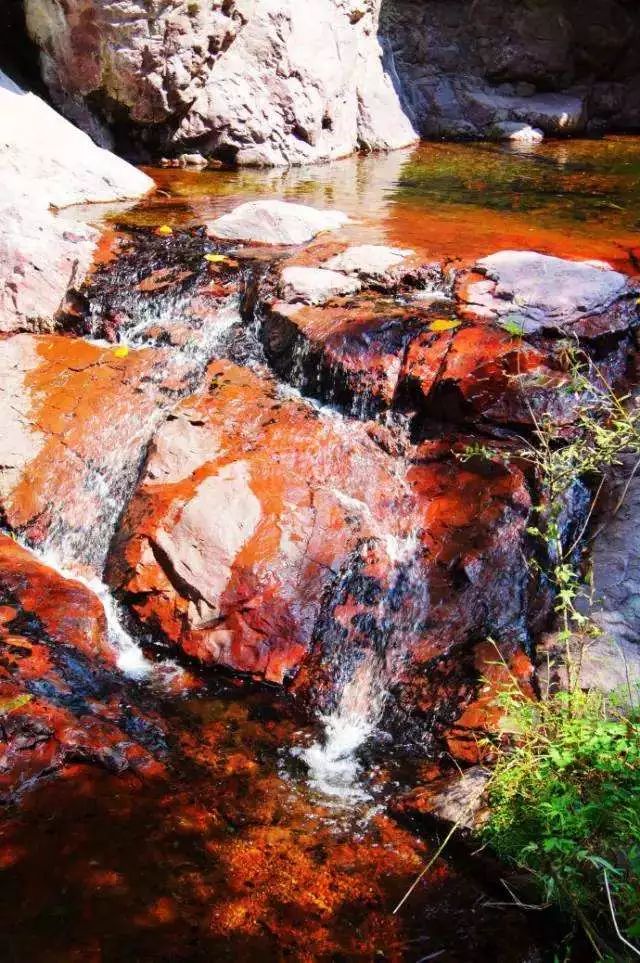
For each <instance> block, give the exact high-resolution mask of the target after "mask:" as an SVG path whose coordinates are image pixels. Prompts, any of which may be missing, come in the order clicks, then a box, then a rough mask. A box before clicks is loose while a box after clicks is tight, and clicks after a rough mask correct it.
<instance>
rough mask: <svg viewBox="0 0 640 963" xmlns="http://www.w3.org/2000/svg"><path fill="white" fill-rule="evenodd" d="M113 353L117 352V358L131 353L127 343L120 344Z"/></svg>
mask: <svg viewBox="0 0 640 963" xmlns="http://www.w3.org/2000/svg"><path fill="white" fill-rule="evenodd" d="M113 353H114V354H115V356H116V358H126V357H127V355H128V354H129V349H128V347H127V346H126V344H120V345H118V347H117V348H116V349H115V351H114V352H113Z"/></svg>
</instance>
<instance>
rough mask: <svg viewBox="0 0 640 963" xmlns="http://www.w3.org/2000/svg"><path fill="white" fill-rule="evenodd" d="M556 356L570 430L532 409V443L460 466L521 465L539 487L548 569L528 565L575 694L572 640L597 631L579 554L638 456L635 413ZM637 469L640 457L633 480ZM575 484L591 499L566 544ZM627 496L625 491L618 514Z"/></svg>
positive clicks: (565, 354)
mask: <svg viewBox="0 0 640 963" xmlns="http://www.w3.org/2000/svg"><path fill="white" fill-rule="evenodd" d="M559 355H560V357H561V358H562V360H563V363H564V365H565V367H566V369H567V379H566V381H565V383H564V385H563V386H562V387H561V388H560V389H559V390H560V391H563V392H566V393H568V394H570V395H571V396H572V399H573V401H574V410H573V423H572V424H571V425H570V426H568V425H566V424H560V423H558V422H557V421H555V420H554V418H553V417H552V416H551V415H549V414H544V415H542V416H538V415H536V414H535V412H534V411H533V409H532V408H531V407H529V413H530V416H531V421H532V425H533V431H532V433H531V436H530V437H523V438H522V439H521V444H520V445H518V446H516V447H515V448H514V449H513V450H511V451H510V452H508V453H506V452H504V451H500V450H499V449H497V448H493V449H492V448H488V447H483V446H481V445H473V446H469V447H468V448H466V449H465V450H464V452H463V453H462V454H461V456H460V457H461V459H462V460H468V459H470V458H473V457H485V458H488V459H491V460H499V461H501V462H502V463H503V464H508V463H509V462H510V461H513V460H518V461H520V462H521V463H525V464H528V465H529V467H530V470H531V471H532V474H533V476H534V477H535V479H536V485H537V493H538V497H537V501H536V504H535V505H534V506H533V508H532V513H533V515H534V516H535V518H534V522H533V524H531V525H530V526H529V528H528V532H529V534H530V535H531V536H532V537H533V538H534V539H536V541H537V542H538V545H539V548H541V549H542V551H541V552H539V553H538V555H542V557H543V558H545V559H546V561H545V562H544V563H541V562H539V561H536V560H535V559H532V560H531V562H530V564H531V565H532V567H535V566H537V567H539V568H543V569H544V575H545V577H546V578H547V579H548V581H549V583H550V584H551V585H552V587H553V588H554V591H555V598H556V612H557V616H558V621H559V623H560V628H559V632H558V638H559V641H562V642H564V644H565V647H566V648H565V653H566V655H565V661H566V667H567V673H568V675H569V688H570V689H572V688H574V687H575V685H576V682H577V676H578V669H577V665H576V664H575V660H574V657H573V652H572V648H571V646H570V643H571V642H572V641H573V640H575V638H576V635H578V636H580V635H582V636H583V637H588V636H593V635H594V634H597V633H598V631H599V630H598V629H597V627H596V626H595V625H594V624H593V622H591V620H590V619H589V618H588V616H586V615H584V614H583V613H582V612H581V611H580V609H579V607H578V606H577V604H576V603H577V599H578V597H579V596H580V595H581V594H583V585H582V580H581V578H580V572H579V567H578V565H577V557H576V552H577V550H578V549H579V547H580V545H581V543H582V540H583V537H584V535H585V532H586V530H587V527H588V524H589V521H590V519H591V516H592V513H593V510H594V508H595V506H596V504H597V502H598V497H599V495H600V492H601V490H602V487H603V484H604V481H605V478H606V476H607V473H608V472H609V471H610V470H611V469H612V468H614V467H616V466H619V465H621V464H622V456H623V455H625V454H627V453H633V454H634V455H636V456H640V408H639V407H637V406H636V405H634V404H632V403H631V401H630V398H629V397H628V396H622V397H619V396H618V395H616V393H615V392H614V391H613V390H612V388H611V386H610V385H609V383H608V382H607V381H606V379H605V377H604V376H603V375H602V373H601V371H600V369H599V368H598V367H597V366H596V365H595V364H593V362H591V361H590V359H589V358H588V357H587V356H586V355H585V354H583V353H582V352H581V351H580V350H579V349H577V348H576V347H575V345H574V344H573V343H572V342H569V341H567V342H565V343H561V344H560V345H559ZM517 377H518V376H517V375H516V376H514V378H517ZM639 469H640V457H639V458H638V460H637V462H636V466H635V468H634V470H633V472H632V473H631V478H633V476H634V475H635V474H636V472H637V470H639ZM631 478H630V479H629V482H628V483H627V488H628V484H629V483H630V481H631ZM578 480H586V481H587V482H588V483H589V484H590V487H591V489H592V492H593V497H592V501H591V507H590V509H589V511H588V513H587V517H586V520H585V521H584V523H583V525H582V526H581V527H580V530H579V531H578V532H577V533H575V532H574V533H572V534H571V536H570V537H568V534H567V532H568V529H567V526H565V525H563V514H564V510H565V505H566V500H567V496H568V493H569V492H570V490H571V488H572V486H573V485H574V484H575V483H576V481H578ZM625 494H626V489H625V491H623V493H622V496H621V498H620V501H619V503H618V506H616V507H619V505H620V503H621V502H622V501H623V499H624V496H625Z"/></svg>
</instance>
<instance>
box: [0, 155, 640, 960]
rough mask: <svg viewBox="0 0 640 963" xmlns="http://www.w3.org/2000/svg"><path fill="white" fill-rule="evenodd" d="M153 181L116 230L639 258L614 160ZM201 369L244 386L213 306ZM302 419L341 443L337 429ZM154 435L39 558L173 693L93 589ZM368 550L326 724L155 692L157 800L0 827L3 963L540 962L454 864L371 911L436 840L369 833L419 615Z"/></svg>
mask: <svg viewBox="0 0 640 963" xmlns="http://www.w3.org/2000/svg"><path fill="white" fill-rule="evenodd" d="M152 173H153V175H154V177H156V178H157V180H158V182H159V184H160V186H161V187H162V188H163V190H164V192H165V193H164V194H160V195H156V196H154V197H152V198H150V199H149V200H146V201H145V202H143V203H142V204H140V205H138V206H136V207H134V208H132V209H131V210H129V211H126V212H123V211H120V212H119V213H118V215H117V218H116V219H117V220H118V221H119V222H123V223H127V224H129V225H154V226H156V225H158V224H160V223H163V224H164V223H167V224H171V225H173V226H179V225H196V224H201V223H203V222H206V221H207V220H211V219H212V218H213V217H215V216H218V215H219V214H220V213H221V212H224V211H226V210H229V209H230V208H232V207H234V206H235V205H236V204H238V203H240V202H242V201H245V200H249V199H253V198H256V197H261V196H269V197H280V198H283V199H287V200H298V201H304V202H307V203H310V204H315V205H318V206H328V207H334V208H338V209H342V210H345V211H346V212H347V213H348V214H349V215H351V216H352V218H353V219H354V220H355V223H354V224H353V225H352V226H351V227H350V232H351V233H350V237H351V238H353V239H354V240H358V241H363V242H364V241H366V242H374V243H389V244H392V245H394V246H401V247H403V248H407V247H412V248H413V249H415V250H416V251H419V252H420V253H422V254H423V256H424V257H425V258H434V259H437V260H443V259H444V260H450V261H452V262H453V261H456V260H460V259H462V260H466V259H469V258H474V257H476V256H479V255H482V254H487V253H490V252H491V251H494V250H499V249H503V248H529V249H534V250H539V251H543V252H547V253H553V254H558V255H564V256H569V257H584V258H597V259H602V260H607V261H609V262H610V263H612V264H613V265H614V266H615V267H617V268H618V269H620V270H625V271H628V272H630V273H631V272H634V271H636V270H637V268H638V263H639V258H640V206H639V205H638V201H639V200H640V140H638V139H633V138H620V137H612V138H607V139H605V140H603V141H598V142H581V141H577V142H573V143H572V142H562V143H553V142H548V143H544V144H542V145H540V146H538V147H535V148H529V149H526V150H525V149H520V150H515V149H510V148H506V147H502V146H495V145H486V144H483V145H465V146H457V145H448V144H425V145H422V146H420V147H418V148H416V149H413V150H408V151H399V152H395V153H392V154H389V155H386V156H379V157H376V156H369V157H363V158H354V159H348V160H345V161H341V162H337V163H335V164H331V165H326V166H323V167H318V168H314V169H311V170H291V171H286V172H280V171H275V172H269V171H264V172H257V171H241V172H225V171H210V172H203V173H194V172H186V171H159V170H154V171H153V172H152ZM83 213H85V214H86V212H83ZM145 305H146V302H144V299H140V298H139V297H137V296H136V295H135V294H134V293H133V292H132V293H131V297H130V303H129V305H128V314H129V316H130V317H131V318H132V319H133V324H131V325H130V326H128V327H127V328H126V329H125V330H124V331H123V332H122V333H121V335H120V340H121V341H122V342H123V343H124V344H125V345H126V346H127V347H128V348H129V350H131V351H137V350H140V349H142V348H143V346H144V344H145V343H146V338H147V335H148V333H149V331H150V330H153V329H155V328H157V327H158V325H159V324H162V325H164V326H167V325H169V326H171V325H172V324H174V323H176V324H177V323H179V322H180V320H181V315H182V311H183V307H184V305H183V303H182V301H181V300H180V298H173V297H171V296H170V297H168V298H167V299H166V300H165V301H164V302H163V306H162V315H161V316H159V315H158V313H157V309H156V308H154V309H153V310H151V311H150V310H149V308H148V306H145ZM234 353H235V354H234ZM217 355H224V356H229V355H231V356H235V357H238V358H239V359H240V360H241V361H243V362H244V363H249V364H254V365H257V366H258V367H259V366H261V365H263V364H264V359H263V358H262V356H261V354H260V352H259V350H258V349H257V342H256V339H255V338H254V337H253V336H252V332H251V329H250V326H247V325H246V323H245V322H243V321H242V319H241V318H240V316H239V312H238V303H237V301H236V300H234V299H230V301H229V303H228V305H227V306H226V308H225V310H224V311H223V312H222V313H221V315H219V316H218V317H217V319H216V323H215V325H214V326H212V327H211V329H206V328H205V330H202V331H200V332H199V335H198V337H197V339H195V341H189V342H188V343H186V344H183V345H182V346H179V347H175V348H173V349H169V350H168V351H167V365H168V366H169V367H170V366H175V368H176V370H177V369H179V370H180V371H184V369H185V366H186V367H187V368H189V370H190V371H191V377H190V379H188V381H189V390H190V391H192V390H194V384H195V383H197V382H198V378H200V377H201V375H202V372H203V371H204V367H205V365H206V363H207V361H208V360H209V359H210V358H211V357H215V356H217ZM185 390H186V389H185ZM195 390H197V387H196V389H195ZM280 390H281V391H282V393H283V395H287V394H289V395H290V394H295V393H296V392H295V389H293V388H290V387H286V386H282V387H281V389H280ZM308 403H309V404H312V405H314V407H315V408H316V409H317V410H318V411H319V412H320V416H321V417H323V418H328V419H334V421H335V422H336V423H338V424H339V425H340V426H341V430H344V431H348V430H349V419H348V417H347V416H345V415H344V414H341V413H340V412H337V411H335V410H333V409H331V408H323V407H322V406H319V405H317V403H315V402H313V401H309V402H308ZM165 415H166V406H165V405H163V403H158V405H156V406H153V407H152V409H151V410H150V411H149V412H148V413H147V414H145V416H144V417H142V418H141V419H139V420H136V418H137V416H134V415H132V422H131V424H126V425H124V424H122V423H118V424H115V425H114V438H113V444H112V445H111V450H110V452H109V454H108V457H105V459H104V460H103V462H102V464H101V465H100V466H98V468H97V469H96V472H95V476H94V477H93V479H92V482H91V484H92V486H93V494H94V495H96V496H98V497H99V499H100V502H101V505H102V511H101V512H100V517H99V522H98V524H97V526H96V527H95V528H94V529H93V530H92V531H91V532H90V538H89V541H84V542H79V541H78V536H77V533H74V532H69V531H68V530H66V529H64V527H63V526H61V527H59V528H55V527H54V529H53V530H52V531H51V533H50V534H49V537H48V540H47V542H46V544H45V545H44V547H43V549H42V551H43V556H44V558H45V559H46V560H47V561H49V562H50V563H52V564H54V565H55V566H56V567H57V568H58V569H59V570H60V571H62V572H63V574H67V575H73V576H75V577H78V576H79V575H81V576H82V577H85V578H86V579H87V583H88V584H89V585H90V587H91V588H92V589H93V590H94V591H95V592H96V593H97V594H98V596H99V597H100V599H101V600H102V602H103V605H104V608H105V612H106V614H107V616H108V621H109V627H110V634H111V639H112V642H113V644H114V646H115V647H116V649H117V650H118V652H119V659H120V667H121V668H122V669H123V670H124V671H125V672H126V673H127V674H128V675H129V676H130V677H132V678H133V679H134V680H136V681H137V683H138V684H139V686H140V688H141V691H142V690H146V689H147V688H148V687H149V685H150V682H152V681H153V680H154V679H156V680H157V679H158V678H162V676H163V674H164V676H165V677H169V676H171V674H172V673H173V672H179V671H181V670H179V669H178V668H177V667H176V666H174V665H173V664H172V663H171V662H167V660H166V658H165V657H161V658H158V656H157V655H156V654H153V653H150V654H146V655H145V653H144V652H143V649H142V648H141V646H140V644H139V643H138V641H137V640H135V639H134V638H132V636H131V635H130V633H129V631H128V630H127V628H126V627H125V626H126V621H125V620H124V619H123V617H122V615H121V614H120V613H119V611H118V607H117V604H116V603H115V601H114V600H113V598H112V597H111V596H110V594H109V593H108V590H107V589H106V588H105V586H104V585H103V584H102V582H101V580H100V577H101V574H102V567H103V564H104V558H105V555H106V552H107V549H108V546H109V542H110V539H111V537H112V534H113V531H114V529H115V527H116V524H117V522H118V519H119V517H120V514H121V512H122V509H123V507H124V505H125V503H126V501H127V498H128V496H129V493H130V491H131V489H132V487H133V485H134V484H135V480H136V478H137V475H138V471H139V467H140V466H139V463H137V462H136V463H132V462H131V461H130V460H127V459H126V458H125V459H123V455H122V451H121V450H120V447H119V445H118V433H123V432H124V433H126V434H127V435H128V436H130V437H131V436H133V437H136V436H137V437H138V438H139V442H140V444H139V446H138V447H139V449H140V450H141V451H144V449H145V448H146V443H147V441H148V439H149V438H150V437H151V435H152V433H153V431H154V429H155V428H156V426H157V425H158V423H159V422H160V421H161V420H162V418H164V417H165ZM343 497H344V498H347V497H348V496H346V495H345V496H343ZM379 541H380V544H381V545H383V546H384V551H385V552H386V553H387V556H388V558H389V559H391V560H392V561H393V566H392V573H393V574H392V577H391V579H390V581H389V584H388V586H387V588H386V590H385V592H384V593H382V596H381V598H380V599H379V601H378V603H377V608H376V611H375V617H374V623H375V627H376V644H375V645H371V646H369V647H368V648H367V649H366V650H364V651H363V652H361V653H360V654H359V655H358V656H357V657H355V658H354V656H353V653H352V652H350V651H347V649H346V648H344V650H341V649H340V645H339V643H338V645H337V649H336V650H335V652H334V655H335V662H336V664H337V665H338V666H339V672H338V673H337V676H336V679H335V685H334V688H333V691H332V696H331V701H330V703H329V704H328V705H326V706H324V707H323V708H322V711H321V713H320V714H319V716H318V718H317V719H316V720H315V721H314V720H311V721H310V720H309V719H308V718H306V717H303V716H300V715H299V714H298V712H297V711H296V708H295V705H294V704H293V703H291V702H289V701H288V700H286V699H284V698H283V697H282V696H281V695H280V694H278V693H277V692H273V691H271V690H269V689H266V688H265V689H259V688H250V687H247V686H241V685H239V684H237V683H236V682H235V681H234V680H229V679H222V678H218V677H214V678H211V676H209V677H208V679H205V680H204V685H202V680H200V683H201V685H200V687H199V688H198V689H197V690H196V691H195V693H193V694H189V693H188V692H187V694H185V695H184V696H183V698H182V699H180V700H176V699H171V698H170V697H169V688H170V687H169V686H167V687H166V688H165V689H163V687H162V686H160V687H159V688H158V690H157V696H156V702H155V703H154V704H155V707H156V708H157V711H158V712H159V714H160V715H161V716H162V718H163V719H164V720H165V722H166V725H167V729H168V745H169V755H168V759H167V761H166V773H165V775H164V776H163V777H162V778H159V779H158V780H156V781H154V780H149V781H147V782H141V781H140V780H139V779H138V778H137V777H133V776H128V775H121V776H116V775H113V774H111V773H106V772H104V773H103V772H102V771H101V770H97V769H92V768H91V767H85V768H84V769H83V767H82V766H80V767H76V768H77V769H78V771H71V772H70V775H69V777H67V778H62V779H60V780H57V781H52V782H51V783H50V784H49V785H48V786H45V787H43V788H42V789H40V790H39V791H38V792H36V793H34V794H32V795H31V796H30V797H27V798H26V799H25V800H24V801H23V803H22V805H21V806H20V807H19V808H16V809H11V811H10V812H8V814H7V816H8V818H7V819H6V820H5V822H4V823H3V826H2V830H1V834H0V869H1V872H0V896H1V899H0V930H1V931H2V932H3V934H4V936H5V938H6V941H7V942H6V943H5V949H4V951H3V955H2V958H3V959H7V960H11V961H14V960H15V961H17V960H20V961H21V963H22V961H24V960H34V961H37V963H39V961H52V963H53V961H55V963H58V961H65V963H66V961H71V960H82V961H83V963H84V961H94V960H95V961H100V963H102V961H107V963H111V961H113V963H120V961H129V960H131V961H134V960H135V961H164V960H166V961H169V960H185V961H199V960H203V961H204V960H207V961H210V960H234V961H236V960H239V961H244V960H247V961H249V960H251V961H253V960H260V961H270V960H274V961H275V960H278V961H280V960H285V959H292V960H305V961H307V960H308V961H312V960H323V961H325V960H326V961H338V960H345V961H346V960H363V961H364V960H374V959H381V960H394V961H395V960H397V961H401V960H402V961H405V960H406V961H411V963H418V961H422V960H427V959H440V960H442V961H444V963H447V961H451V963H455V961H470V960H474V961H475V960H478V961H479V960H499V961H503V963H510V961H513V963H525V961H527V960H531V961H532V963H533V961H534V960H541V959H543V954H544V953H545V952H547V950H548V947H549V945H550V943H549V934H548V933H546V932H545V931H544V929H543V927H542V924H539V921H537V920H536V919H532V917H531V915H529V916H527V915H526V914H525V913H524V912H523V911H522V910H521V909H519V908H517V907H515V906H514V907H506V908H505V907H504V905H503V904H504V899H503V898H501V896H502V897H503V896H504V891H503V890H501V887H500V884H499V882H498V881H497V880H496V879H492V878H491V874H490V873H489V872H488V871H487V870H486V868H484V866H483V865H480V868H477V867H475V866H474V865H469V863H470V860H469V857H468V856H463V858H462V859H458V857H457V855H456V853H455V852H454V853H453V854H452V855H450V856H449V857H447V858H445V859H440V860H438V861H437V863H436V865H435V866H434V868H433V870H432V871H431V872H430V874H429V875H428V877H427V878H426V879H425V881H424V882H423V883H422V884H421V886H420V887H419V888H418V890H417V891H416V892H415V893H414V894H413V895H412V897H411V899H410V900H409V901H408V902H407V904H406V905H405V906H404V907H403V910H402V912H401V913H399V914H398V915H394V914H393V912H392V911H393V908H394V906H395V905H396V904H397V903H398V902H399V900H400V898H401V897H402V896H403V895H404V893H405V892H406V890H407V889H408V887H409V885H410V884H411V882H412V881H413V879H414V878H415V876H416V875H417V874H418V873H419V872H420V870H421V868H422V867H423V865H424V863H425V861H426V860H428V858H429V856H430V854H432V853H433V851H434V850H435V849H436V847H437V845H438V838H439V837H438V836H437V835H430V833H429V831H428V830H425V834H424V835H423V836H422V838H420V837H418V836H416V835H415V833H414V829H413V828H411V827H409V828H404V827H403V826H402V825H400V824H399V823H397V822H396V821H395V820H393V819H391V818H390V816H389V815H388V814H387V813H386V811H385V803H386V801H387V800H388V799H389V797H390V796H393V795H394V794H395V793H397V792H399V791H400V790H401V789H402V788H403V787H404V786H406V785H411V784H412V783H413V784H415V783H416V782H420V780H421V778H422V777H424V778H428V770H429V764H428V761H425V760H412V761H411V763H410V764H406V762H405V761H404V760H402V759H400V756H399V755H398V756H396V754H395V753H394V752H392V751H390V749H392V748H393V746H390V739H391V738H392V737H391V736H390V735H389V734H388V733H386V732H385V731H384V724H385V723H384V720H385V710H386V707H387V700H388V694H389V689H390V686H392V684H393V683H394V681H395V680H397V678H398V677H399V675H400V674H401V671H402V666H403V662H404V658H405V654H406V649H407V645H408V643H410V641H411V639H412V638H413V637H414V636H415V635H416V634H417V633H418V632H419V631H420V626H421V624H422V622H423V620H424V618H425V615H426V613H427V612H428V610H429V604H430V598H429V586H428V584H427V583H426V581H425V579H424V577H423V573H422V572H421V571H420V570H419V568H418V567H417V562H416V558H417V554H416V533H411V534H410V535H409V536H407V537H406V538H405V539H404V540H401V541H395V542H394V541H393V539H391V538H390V537H389V536H388V534H386V533H385V532H384V531H381V532H380V533H379ZM348 577H349V573H346V574H345V578H348ZM71 776H73V778H71ZM445 855H446V854H445ZM494 904H500V908H496V907H495V905H494Z"/></svg>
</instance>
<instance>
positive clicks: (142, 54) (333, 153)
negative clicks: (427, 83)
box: [25, 0, 416, 165]
mask: <svg viewBox="0 0 640 963" xmlns="http://www.w3.org/2000/svg"><path fill="white" fill-rule="evenodd" d="M381 2H382V0H305V2H304V3H301V2H300V0H207V2H198V0H194V2H181V3H169V4H167V3H163V2H159V0H72V2H70V3H67V4H66V5H65V7H64V8H63V7H62V6H61V4H60V3H59V2H58V0H26V3H25V8H26V12H27V22H28V27H29V30H30V33H31V36H32V37H33V38H34V40H35V41H36V43H37V44H38V45H39V46H40V49H41V51H42V69H43V74H44V78H45V81H46V82H47V84H48V86H49V89H50V90H51V92H52V95H53V96H54V98H55V100H56V102H57V103H58V104H59V105H60V106H61V107H62V108H63V109H64V110H66V111H70V112H71V115H72V116H74V117H75V118H76V119H77V120H78V121H79V122H82V123H83V126H84V125H92V127H93V128H94V129H96V128H100V129H101V130H102V131H103V135H104V136H105V137H108V133H107V129H108V127H109V125H110V124H112V123H113V122H114V121H116V120H117V121H118V124H119V126H120V127H122V124H123V122H124V123H125V124H126V125H127V126H128V128H129V131H128V133H127V137H128V138H134V137H135V136H136V135H137V136H138V140H139V142H140V143H141V144H145V143H149V144H150V145H151V146H152V147H153V148H155V149H160V148H161V149H163V150H170V149H171V147H172V146H175V147H176V149H177V148H178V147H179V146H180V145H197V147H198V149H199V150H201V151H204V152H205V153H208V154H212V153H217V154H219V155H222V156H225V157H234V158H235V159H237V161H238V162H239V163H241V164H256V165H282V164H300V163H305V162H309V161H317V160H328V159H331V158H335V157H340V156H343V155H345V154H349V153H351V152H352V151H353V150H355V149H356V148H357V147H359V146H364V147H366V148H368V149H373V148H386V147H399V146H403V145H406V144H408V143H410V142H411V141H412V140H415V138H416V135H415V132H414V131H413V128H412V126H411V124H410V122H409V121H408V119H407V117H406V116H405V114H404V113H403V111H402V109H401V107H400V104H399V100H398V96H397V93H396V90H395V87H394V84H393V82H392V79H391V77H390V76H389V75H388V74H387V73H386V72H385V70H384V67H383V63H382V50H381V47H380V43H379V40H378V36H377V23H378V14H379V8H380V4H381Z"/></svg>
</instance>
